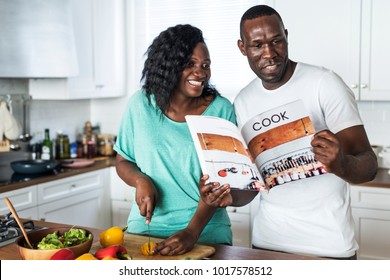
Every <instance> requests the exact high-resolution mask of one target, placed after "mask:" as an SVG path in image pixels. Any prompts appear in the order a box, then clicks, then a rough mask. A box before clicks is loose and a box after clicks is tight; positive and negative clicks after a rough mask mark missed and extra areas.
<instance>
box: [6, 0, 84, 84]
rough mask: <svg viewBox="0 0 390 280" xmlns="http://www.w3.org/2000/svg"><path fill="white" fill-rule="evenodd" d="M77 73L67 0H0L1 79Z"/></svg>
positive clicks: (57, 76)
mask: <svg viewBox="0 0 390 280" xmlns="http://www.w3.org/2000/svg"><path fill="white" fill-rule="evenodd" d="M77 74H78V64H77V55H76V47H75V41H74V35H73V23H72V12H71V6H70V1H68V0H0V78H63V77H70V76H75V75H77Z"/></svg>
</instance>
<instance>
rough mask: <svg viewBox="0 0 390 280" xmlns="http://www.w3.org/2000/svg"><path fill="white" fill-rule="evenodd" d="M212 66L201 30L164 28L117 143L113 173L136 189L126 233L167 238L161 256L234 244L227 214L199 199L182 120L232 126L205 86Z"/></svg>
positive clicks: (227, 109) (228, 111)
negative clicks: (204, 118) (200, 118)
mask: <svg viewBox="0 0 390 280" xmlns="http://www.w3.org/2000/svg"><path fill="white" fill-rule="evenodd" d="M210 64H211V61H210V56H209V52H208V49H207V46H206V44H205V41H204V38H203V35H202V32H201V30H199V29H198V28H196V27H193V26H191V25H177V26H174V27H170V28H168V29H167V30H165V31H163V32H162V33H161V34H160V35H159V36H158V37H157V38H155V39H154V41H153V43H152V44H151V45H150V47H149V48H148V50H147V59H146V61H145V65H144V69H143V71H142V81H143V82H144V83H143V86H142V89H141V90H140V91H138V92H136V93H135V94H134V95H133V96H132V97H131V99H130V101H129V104H128V107H127V110H126V111H125V114H124V116H123V119H122V123H121V127H120V130H119V134H118V138H117V142H116V144H115V151H117V153H118V154H117V160H116V169H117V172H118V174H119V176H120V177H121V178H122V179H123V180H124V181H125V182H126V183H127V184H128V185H130V186H134V187H135V201H136V203H134V204H133V208H132V210H131V212H130V215H129V218H128V232H131V233H136V234H149V233H150V234H151V235H153V236H160V237H163V238H167V239H165V240H164V241H163V242H161V243H160V244H159V245H158V246H157V247H156V249H155V250H154V252H155V253H157V252H158V253H160V254H162V255H179V254H183V253H185V252H187V251H189V250H191V249H192V248H193V246H194V244H195V243H196V242H197V241H199V242H205V243H220V244H231V243H232V232H231V228H230V221H229V217H228V215H227V212H226V210H225V209H215V208H213V207H210V206H207V205H206V203H204V202H203V201H202V200H201V199H199V198H200V196H199V190H198V181H199V178H200V177H201V169H200V165H199V161H198V158H197V155H196V151H195V146H194V144H193V142H192V139H191V135H190V132H189V129H188V126H187V124H186V122H185V116H186V115H211V116H218V117H221V118H225V119H228V120H230V121H232V122H233V123H235V115H234V110H233V107H232V105H231V103H230V102H229V101H228V100H227V99H225V98H223V97H221V96H220V95H219V93H218V92H217V90H216V89H214V88H213V87H211V86H210V84H209V80H210V76H211V71H210ZM149 230H150V232H149Z"/></svg>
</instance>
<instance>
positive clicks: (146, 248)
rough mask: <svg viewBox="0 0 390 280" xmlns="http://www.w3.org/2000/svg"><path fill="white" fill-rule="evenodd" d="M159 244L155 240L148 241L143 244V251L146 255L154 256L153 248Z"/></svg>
mask: <svg viewBox="0 0 390 280" xmlns="http://www.w3.org/2000/svg"><path fill="white" fill-rule="evenodd" d="M156 246H157V243H155V242H146V243H144V244H143V245H142V246H141V253H142V254H143V255H145V256H153V255H154V254H153V249H154V248H155V247H156Z"/></svg>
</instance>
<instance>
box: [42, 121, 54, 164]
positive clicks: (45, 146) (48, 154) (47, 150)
mask: <svg viewBox="0 0 390 280" xmlns="http://www.w3.org/2000/svg"><path fill="white" fill-rule="evenodd" d="M52 158H53V155H52V145H51V140H50V131H49V129H48V128H46V129H45V138H44V139H43V142H42V154H41V159H44V160H50V159H52Z"/></svg>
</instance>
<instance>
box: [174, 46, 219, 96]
mask: <svg viewBox="0 0 390 280" xmlns="http://www.w3.org/2000/svg"><path fill="white" fill-rule="evenodd" d="M210 64H211V60H210V54H209V51H208V49H207V46H206V45H205V44H203V43H198V44H197V45H196V47H195V48H194V51H193V52H192V56H191V59H190V61H189V62H188V65H187V66H186V67H185V68H184V70H183V72H182V73H181V76H180V79H179V82H178V84H177V86H176V88H175V94H181V95H184V96H186V97H199V96H201V94H202V91H203V88H204V87H205V85H206V84H207V83H208V81H209V80H210V77H211V69H210Z"/></svg>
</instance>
